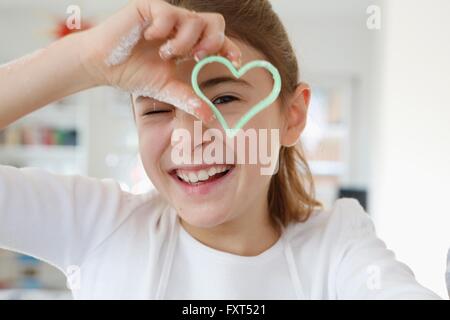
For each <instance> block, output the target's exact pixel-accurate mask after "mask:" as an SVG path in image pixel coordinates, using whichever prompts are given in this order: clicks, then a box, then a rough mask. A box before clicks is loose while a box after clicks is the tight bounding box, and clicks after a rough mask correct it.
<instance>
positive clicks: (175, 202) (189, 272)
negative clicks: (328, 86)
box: [0, 0, 438, 299]
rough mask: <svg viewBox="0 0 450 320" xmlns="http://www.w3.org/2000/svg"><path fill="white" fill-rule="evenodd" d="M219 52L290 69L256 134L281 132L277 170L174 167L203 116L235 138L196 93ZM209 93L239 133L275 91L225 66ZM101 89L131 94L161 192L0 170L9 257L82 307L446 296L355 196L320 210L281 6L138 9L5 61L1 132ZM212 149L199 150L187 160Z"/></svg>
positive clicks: (3, 236)
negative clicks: (53, 277)
mask: <svg viewBox="0 0 450 320" xmlns="http://www.w3.org/2000/svg"><path fill="white" fill-rule="evenodd" d="M207 55H222V56H224V57H227V58H228V59H229V60H231V61H232V62H233V64H235V65H236V67H239V66H240V65H241V64H243V63H247V62H249V61H252V60H256V59H264V60H268V61H270V62H271V63H272V64H273V65H275V66H276V67H277V68H278V70H279V72H280V74H281V77H282V83H283V87H282V92H281V95H280V97H279V99H278V100H277V101H276V102H274V103H273V105H271V106H270V107H269V108H267V109H265V110H264V111H263V112H261V113H259V114H258V115H257V116H256V117H254V118H253V119H252V120H251V121H250V122H249V123H248V124H247V125H246V126H245V128H249V129H277V130H278V132H279V144H280V147H279V150H277V155H278V160H279V167H278V171H276V172H275V173H274V174H273V175H272V176H267V175H262V174H260V170H259V169H261V166H262V164H261V163H258V164H256V165H250V164H237V163H231V164H229V163H227V164H225V162H220V161H219V162H217V163H214V164H213V165H207V164H205V163H200V164H188V165H182V166H180V165H178V164H176V163H175V162H174V161H173V157H171V154H172V151H173V146H172V143H171V135H172V133H173V132H174V131H175V130H177V129H184V130H187V131H188V132H191V133H192V132H193V127H194V125H195V121H196V119H197V118H198V119H200V120H202V125H203V126H204V128H214V129H216V130H221V131H223V129H221V127H220V125H219V123H218V121H217V119H215V118H214V117H213V116H212V112H211V110H210V109H209V106H208V105H207V104H205V103H204V102H203V101H201V100H200V99H199V98H198V97H197V96H196V95H195V94H194V92H193V91H192V88H191V87H190V75H191V72H192V69H193V67H194V65H195V60H197V61H198V60H200V59H201V58H203V57H205V56H207ZM199 83H200V84H201V85H202V90H203V92H204V93H205V95H206V96H207V97H208V98H209V99H210V100H211V101H212V102H213V103H214V104H215V105H216V106H217V107H218V108H219V110H220V111H221V112H222V114H223V115H224V117H225V118H226V119H227V121H228V122H229V123H235V122H236V121H237V120H238V119H239V118H240V117H241V116H242V115H243V114H244V113H245V112H246V111H247V110H248V109H249V108H250V107H251V106H253V105H255V104H256V103H257V102H258V101H260V100H262V99H263V98H264V97H265V96H266V95H267V93H268V92H270V90H271V89H272V86H273V81H272V78H271V77H270V76H269V75H268V73H267V72H265V71H264V70H263V69H260V70H259V69H256V70H253V71H252V72H249V73H247V74H246V75H244V76H243V77H242V78H241V79H234V78H233V77H230V73H229V71H228V70H227V69H226V68H224V67H223V66H221V65H217V64H211V65H208V67H205V68H204V70H203V71H202V73H201V74H200V76H199ZM99 85H110V86H115V87H118V88H121V89H122V90H126V91H127V92H130V93H131V96H132V102H133V110H134V116H135V120H136V124H137V128H138V135H139V141H140V154H141V157H142V161H143V164H144V167H145V170H146V172H147V174H148V176H149V178H150V179H151V181H152V182H153V184H154V185H155V187H156V189H157V191H154V192H150V193H148V194H144V195H139V196H137V195H132V194H129V193H126V192H124V191H122V190H121V189H120V188H119V186H118V184H117V183H116V182H114V181H112V180H96V179H92V178H87V177H81V176H60V175H55V174H50V173H47V172H44V171H42V170H39V169H33V168H25V169H16V168H12V167H7V166H0V247H3V248H6V249H8V250H13V251H18V252H23V253H26V254H29V255H33V256H35V257H38V258H40V259H42V260H44V261H47V262H49V263H51V264H53V265H55V266H56V267H58V268H59V269H60V270H61V271H63V272H65V273H66V275H68V276H70V275H74V274H75V276H76V278H77V285H75V286H73V287H72V289H73V290H72V292H73V294H74V297H75V298H78V299H96V298H112V299H122V298H125V299H132V298H137V299H355V298H356V299H405V298H419V299H435V298H438V297H437V296H436V295H435V294H434V293H432V292H430V291H429V290H427V289H425V288H424V287H422V286H421V285H419V284H418V283H417V282H416V280H415V279H414V276H413V274H412V272H411V271H410V269H409V268H408V267H407V266H406V265H404V264H402V263H400V262H398V261H396V260H395V257H394V255H393V253H392V252H391V251H389V250H387V249H386V247H385V245H384V243H383V242H382V241H381V240H379V239H378V238H377V236H376V234H375V231H374V228H373V225H372V222H371V221H370V219H369V218H368V217H367V215H366V214H365V212H364V211H363V209H362V207H361V206H360V205H359V204H358V203H357V202H356V201H354V200H349V199H342V200H339V201H337V202H336V204H335V205H334V207H333V208H332V209H331V210H327V211H325V210H323V209H321V207H320V203H319V202H318V201H317V200H315V198H314V196H313V193H312V190H313V189H312V186H311V175H310V172H309V170H308V166H307V164H306V162H305V160H304V159H303V157H302V155H301V153H300V152H299V151H298V150H297V149H296V147H295V145H296V144H297V141H298V139H299V137H300V135H301V133H302V131H303V129H304V127H305V121H306V113H307V108H308V103H309V98H310V89H309V87H308V86H307V85H306V84H304V83H298V66H297V61H296V58H295V54H294V52H293V49H292V47H291V45H290V43H289V40H288V36H287V34H286V32H285V30H284V28H283V25H282V23H281V22H280V20H279V18H278V17H277V15H276V14H275V13H274V12H273V10H272V8H271V5H270V3H269V1H267V0H245V1H235V0H170V1H166V2H164V1H161V0H136V1H133V2H130V3H129V4H128V5H127V6H126V7H125V8H123V9H122V10H121V11H119V12H118V13H117V14H116V15H114V16H112V17H111V18H110V19H108V20H107V21H106V22H104V23H103V24H101V25H99V26H97V27H95V28H94V29H91V30H88V31H85V32H81V33H77V34H74V35H71V36H68V37H65V38H63V39H62V40H60V41H57V42H55V43H53V44H52V45H50V46H49V47H47V48H45V49H43V50H41V51H38V52H36V53H35V54H33V55H31V56H28V57H26V58H22V59H20V60H18V61H15V62H12V63H10V64H8V65H5V66H3V67H1V69H0V101H1V106H0V127H5V126H7V125H8V124H10V123H12V122H13V121H15V120H17V119H19V118H20V117H22V116H24V115H26V114H28V113H30V112H32V111H33V110H36V109H38V108H39V107H42V106H44V105H46V104H48V103H50V102H51V101H54V100H57V99H60V98H62V97H64V96H66V95H70V94H73V93H75V92H77V91H80V90H84V89H88V88H91V87H95V86H99ZM210 143H212V142H211V141H207V140H206V139H200V141H198V140H197V141H195V140H194V143H193V144H192V145H191V150H190V151H191V152H192V153H195V152H196V151H197V150H198V149H199V148H202V147H205V146H208V145H209V144H210ZM215 143H217V141H215ZM219 143H221V144H223V146H224V148H225V149H227V148H229V145H228V143H229V141H228V140H226V139H224V140H223V141H219ZM247 151H249V150H244V152H247ZM234 156H236V154H235V155H234ZM299 165H300V166H301V167H302V168H303V170H302V171H301V172H299V171H298V170H297V169H298V168H299ZM74 270H75V272H74ZM69 280H70V279H69Z"/></svg>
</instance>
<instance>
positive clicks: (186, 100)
mask: <svg viewBox="0 0 450 320" xmlns="http://www.w3.org/2000/svg"><path fill="white" fill-rule="evenodd" d="M159 100H160V101H162V102H165V103H168V104H171V105H173V106H174V107H176V108H179V109H181V110H183V111H184V112H187V113H189V114H191V115H193V116H195V117H197V118H198V119H200V120H202V121H203V122H205V123H210V122H211V121H213V120H214V119H215V116H214V113H213V111H212V110H211V108H210V107H209V106H208V104H206V103H205V102H204V101H203V100H202V99H200V98H199V97H198V96H197V95H196V94H195V93H194V91H193V90H192V88H191V87H190V86H188V85H187V84H186V83H184V82H182V81H179V80H172V81H171V82H169V83H168V84H167V85H166V86H165V87H164V88H163V89H162V91H161V94H160V97H159Z"/></svg>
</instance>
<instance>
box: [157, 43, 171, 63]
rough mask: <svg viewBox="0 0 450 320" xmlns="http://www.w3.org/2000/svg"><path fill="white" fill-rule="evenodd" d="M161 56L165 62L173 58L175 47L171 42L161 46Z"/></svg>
mask: <svg viewBox="0 0 450 320" xmlns="http://www.w3.org/2000/svg"><path fill="white" fill-rule="evenodd" d="M159 55H160V57H161V59H163V60H168V59H170V58H171V57H172V56H173V47H172V43H171V42H170V40H169V41H167V42H166V43H165V44H164V45H162V46H161V48H160V49H159Z"/></svg>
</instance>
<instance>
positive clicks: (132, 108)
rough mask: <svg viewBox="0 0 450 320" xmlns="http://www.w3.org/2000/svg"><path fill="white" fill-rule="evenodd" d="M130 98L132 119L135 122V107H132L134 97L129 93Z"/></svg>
mask: <svg viewBox="0 0 450 320" xmlns="http://www.w3.org/2000/svg"><path fill="white" fill-rule="evenodd" d="M130 99H131V112H132V113H133V119H134V122H135V123H136V113H135V108H134V97H133V95H132V94H130Z"/></svg>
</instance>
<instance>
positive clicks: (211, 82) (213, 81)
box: [200, 76, 253, 89]
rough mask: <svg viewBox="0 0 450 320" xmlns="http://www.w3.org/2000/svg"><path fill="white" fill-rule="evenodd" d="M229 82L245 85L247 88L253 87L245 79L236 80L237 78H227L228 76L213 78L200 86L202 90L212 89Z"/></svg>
mask: <svg viewBox="0 0 450 320" xmlns="http://www.w3.org/2000/svg"><path fill="white" fill-rule="evenodd" d="M227 82H231V83H236V84H240V85H244V86H247V87H253V86H252V85H251V84H250V83H248V82H247V81H245V80H244V79H236V78H232V77H226V76H224V77H217V78H212V79H209V80H206V81H203V82H202V83H201V84H200V87H201V88H202V89H207V88H211V87H214V86H217V85H219V84H222V83H227Z"/></svg>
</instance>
